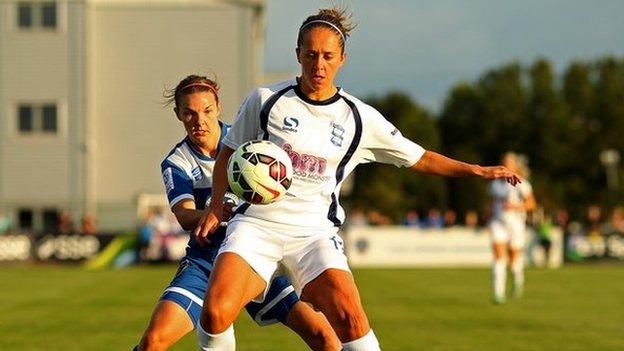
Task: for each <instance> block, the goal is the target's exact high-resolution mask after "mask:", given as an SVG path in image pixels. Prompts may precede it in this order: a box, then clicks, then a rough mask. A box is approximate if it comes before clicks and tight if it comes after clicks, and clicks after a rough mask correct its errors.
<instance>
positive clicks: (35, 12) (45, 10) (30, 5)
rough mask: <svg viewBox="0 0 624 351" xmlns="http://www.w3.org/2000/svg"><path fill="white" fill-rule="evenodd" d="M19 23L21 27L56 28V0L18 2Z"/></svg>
mask: <svg viewBox="0 0 624 351" xmlns="http://www.w3.org/2000/svg"><path fill="white" fill-rule="evenodd" d="M17 25H18V26H19V28H21V29H32V28H44V29H55V28H56V26H57V11H56V2H55V1H20V2H18V4H17Z"/></svg>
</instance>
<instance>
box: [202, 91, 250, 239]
mask: <svg viewBox="0 0 624 351" xmlns="http://www.w3.org/2000/svg"><path fill="white" fill-rule="evenodd" d="M261 105H262V103H261V97H260V92H259V91H258V90H257V89H256V90H254V91H253V92H252V93H251V94H250V95H249V96H248V97H247V98H246V99H245V101H244V102H243V104H242V105H241V107H240V109H239V110H238V114H237V116H236V121H235V122H234V124H233V125H232V127H231V128H230V129H229V130H228V133H227V135H226V136H225V139H224V141H223V143H224V146H223V148H222V149H221V150H220V151H219V154H218V155H217V161H216V162H215V165H214V169H213V174H212V177H213V178H212V201H211V202H210V206H208V207H207V208H206V211H205V213H204V215H203V216H202V218H201V219H200V220H199V223H198V224H197V227H196V228H195V231H194V232H193V234H194V235H195V239H196V240H197V242H199V243H204V242H207V241H208V236H209V235H210V234H211V233H212V232H214V231H215V230H216V229H217V228H218V227H219V223H220V222H221V220H222V218H223V217H222V216H223V195H224V194H225V191H226V189H227V187H228V181H227V163H228V161H229V159H230V156H231V155H232V154H233V153H234V150H236V148H237V147H238V146H239V145H241V144H243V143H245V142H246V141H249V140H254V139H258V131H259V130H260V106H261Z"/></svg>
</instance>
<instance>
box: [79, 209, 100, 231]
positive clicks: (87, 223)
mask: <svg viewBox="0 0 624 351" xmlns="http://www.w3.org/2000/svg"><path fill="white" fill-rule="evenodd" d="M96 232H97V227H96V225H95V218H94V217H93V216H92V215H91V214H89V213H85V214H84V215H83V216H82V221H81V223H80V233H81V234H95V233H96Z"/></svg>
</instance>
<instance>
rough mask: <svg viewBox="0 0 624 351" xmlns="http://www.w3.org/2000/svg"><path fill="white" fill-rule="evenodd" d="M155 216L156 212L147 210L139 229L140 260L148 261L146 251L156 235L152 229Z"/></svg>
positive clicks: (138, 248) (138, 247)
mask: <svg viewBox="0 0 624 351" xmlns="http://www.w3.org/2000/svg"><path fill="white" fill-rule="evenodd" d="M154 215H155V211H153V210H147V211H146V212H145V213H144V214H143V216H142V218H141V226H140V227H139V244H138V246H137V250H138V252H137V254H138V255H137V257H139V260H142V261H143V260H145V259H146V256H147V255H146V250H147V248H148V247H149V245H150V242H151V241H152V237H153V235H154V228H152V225H151V222H152V218H153V217H154Z"/></svg>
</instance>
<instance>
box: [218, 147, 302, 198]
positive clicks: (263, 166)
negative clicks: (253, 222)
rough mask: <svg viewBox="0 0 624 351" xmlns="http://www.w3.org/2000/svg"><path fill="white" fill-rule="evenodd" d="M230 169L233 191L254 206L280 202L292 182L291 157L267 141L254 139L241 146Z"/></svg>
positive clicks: (228, 173)
mask: <svg viewBox="0 0 624 351" xmlns="http://www.w3.org/2000/svg"><path fill="white" fill-rule="evenodd" d="M227 170H228V172H227V175H228V183H230V188H231V189H232V192H234V194H236V195H237V196H238V197H240V198H241V199H244V200H245V201H247V202H250V203H252V204H270V203H272V202H275V201H277V200H279V199H280V198H282V197H283V196H284V195H285V194H286V191H287V190H288V188H290V184H291V183H292V175H293V169H292V162H291V161H290V157H288V154H287V153H286V151H284V150H282V149H281V148H280V147H279V146H277V145H275V144H273V143H272V142H270V141H268V140H252V141H248V142H246V143H244V144H243V145H241V146H239V147H238V149H236V151H235V152H234V154H232V157H230V161H229V162H228V169H227Z"/></svg>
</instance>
